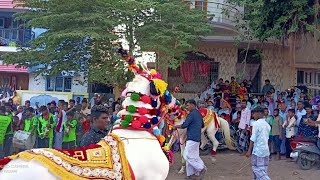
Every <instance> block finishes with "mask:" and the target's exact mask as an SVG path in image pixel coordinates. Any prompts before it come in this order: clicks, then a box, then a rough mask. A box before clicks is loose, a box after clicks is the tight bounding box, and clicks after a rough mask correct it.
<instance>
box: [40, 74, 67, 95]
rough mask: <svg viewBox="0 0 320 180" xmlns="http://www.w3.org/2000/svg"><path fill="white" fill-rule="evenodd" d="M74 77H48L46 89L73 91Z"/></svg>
mask: <svg viewBox="0 0 320 180" xmlns="http://www.w3.org/2000/svg"><path fill="white" fill-rule="evenodd" d="M71 88H72V77H62V76H57V77H48V78H47V81H46V91H57V92H71Z"/></svg>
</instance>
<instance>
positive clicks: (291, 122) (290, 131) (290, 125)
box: [282, 109, 297, 159]
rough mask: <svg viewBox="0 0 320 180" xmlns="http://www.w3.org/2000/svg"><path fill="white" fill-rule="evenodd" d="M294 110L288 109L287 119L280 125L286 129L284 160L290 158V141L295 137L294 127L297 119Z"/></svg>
mask: <svg viewBox="0 0 320 180" xmlns="http://www.w3.org/2000/svg"><path fill="white" fill-rule="evenodd" d="M294 114H295V110H294V109H289V110H288V118H287V119H286V121H285V122H284V124H283V125H282V126H283V127H284V128H286V158H287V159H288V158H290V153H291V152H292V149H291V146H290V141H289V140H290V139H291V138H292V137H293V136H294V135H295V129H294V128H295V126H296V123H297V119H296V118H295V115H294Z"/></svg>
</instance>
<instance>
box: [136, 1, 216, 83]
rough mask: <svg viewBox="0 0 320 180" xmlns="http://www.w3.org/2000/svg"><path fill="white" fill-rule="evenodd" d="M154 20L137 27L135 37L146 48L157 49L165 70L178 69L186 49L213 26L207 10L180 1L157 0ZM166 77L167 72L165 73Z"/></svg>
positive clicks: (160, 68)
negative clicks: (209, 20)
mask: <svg viewBox="0 0 320 180" xmlns="http://www.w3.org/2000/svg"><path fill="white" fill-rule="evenodd" d="M153 2H155V3H156V7H155V8H154V12H153V20H152V21H150V22H149V23H146V24H145V25H144V26H140V27H139V28H136V31H135V37H136V38H137V39H138V45H139V46H140V47H141V49H143V50H149V51H152V52H156V55H157V61H156V67H157V69H159V70H160V71H161V72H165V71H166V70H167V69H168V67H170V68H172V69H176V68H177V67H179V65H180V61H181V60H183V59H184V57H185V56H184V54H185V53H186V52H187V51H192V50H194V49H195V47H196V45H197V43H198V42H199V41H200V40H201V37H202V36H205V35H208V34H209V33H211V31H212V27H211V26H210V24H209V23H208V18H207V17H206V14H205V12H203V11H199V10H197V9H190V8H189V4H188V3H185V2H182V1H181V0H170V1H168V0H154V1H153ZM164 78H166V75H165V76H164Z"/></svg>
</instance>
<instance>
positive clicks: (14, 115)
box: [0, 93, 121, 158]
mask: <svg viewBox="0 0 320 180" xmlns="http://www.w3.org/2000/svg"><path fill="white" fill-rule="evenodd" d="M17 99H19V97H18V95H17V94H16V93H14V95H13V96H11V97H10V98H8V99H7V100H6V101H1V104H0V122H1V124H0V126H1V127H0V158H2V157H4V156H9V155H12V154H15V153H18V152H20V151H22V150H24V149H18V148H17V147H15V146H14V145H13V137H14V134H15V133H17V132H18V131H20V132H21V131H23V132H28V133H30V135H31V136H32V139H33V140H32V141H34V146H33V147H34V148H56V149H71V148H76V147H84V146H87V145H90V142H93V141H95V139H97V138H98V139H99V140H100V138H102V137H104V136H106V135H107V132H108V130H110V128H111V125H112V123H110V122H113V121H114V120H115V116H116V114H117V113H118V112H119V110H120V107H121V106H120V99H117V100H116V101H114V99H113V98H110V99H108V102H103V101H102V98H101V96H100V95H99V94H95V95H94V97H93V98H91V100H90V101H89V102H88V99H86V98H83V99H82V100H80V98H76V100H74V99H70V100H69V101H68V102H65V101H64V100H59V101H58V102H56V101H51V102H50V103H48V104H47V105H42V106H39V103H37V102H36V103H35V105H34V106H33V107H32V106H31V103H30V101H29V100H27V101H25V102H24V105H20V101H17ZM102 113H103V114H104V116H106V117H103V116H101V114H102ZM95 120H96V121H95ZM85 134H86V135H85ZM97 142H98V140H96V141H95V142H94V143H97Z"/></svg>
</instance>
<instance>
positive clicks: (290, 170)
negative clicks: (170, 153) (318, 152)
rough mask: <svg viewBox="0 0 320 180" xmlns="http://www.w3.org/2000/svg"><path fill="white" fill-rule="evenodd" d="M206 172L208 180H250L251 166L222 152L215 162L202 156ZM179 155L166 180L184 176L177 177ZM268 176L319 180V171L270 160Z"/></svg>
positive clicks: (280, 179) (235, 155)
mask: <svg viewBox="0 0 320 180" xmlns="http://www.w3.org/2000/svg"><path fill="white" fill-rule="evenodd" d="M202 159H203V160H204V162H205V164H206V166H207V167H208V172H207V174H206V178H205V179H208V180H250V179H252V176H251V166H250V160H249V159H247V158H246V157H243V156H240V155H239V154H238V153H236V152H234V151H222V152H220V153H219V154H218V155H217V156H216V157H215V159H216V161H215V162H213V161H214V159H212V157H211V156H203V157H202ZM180 162H181V161H180V157H179V154H176V156H175V163H174V165H173V166H171V167H170V173H169V176H168V178H167V179H168V180H182V179H184V178H185V175H179V174H178V170H179V169H180ZM269 176H270V178H271V179H272V180H320V170H317V168H316V167H314V168H313V169H312V170H308V171H303V170H300V169H299V167H298V165H297V164H296V163H294V162H287V161H286V160H281V161H275V160H272V161H271V162H270V165H269Z"/></svg>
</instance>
